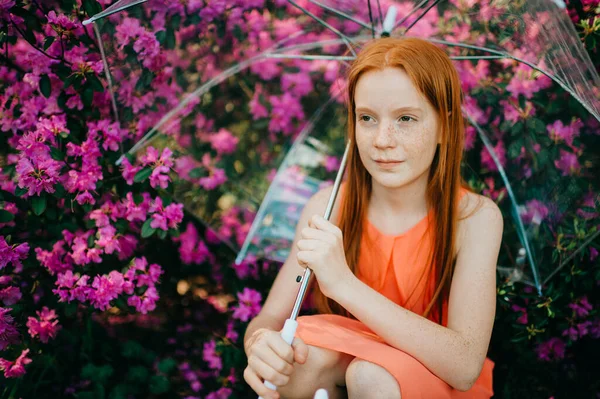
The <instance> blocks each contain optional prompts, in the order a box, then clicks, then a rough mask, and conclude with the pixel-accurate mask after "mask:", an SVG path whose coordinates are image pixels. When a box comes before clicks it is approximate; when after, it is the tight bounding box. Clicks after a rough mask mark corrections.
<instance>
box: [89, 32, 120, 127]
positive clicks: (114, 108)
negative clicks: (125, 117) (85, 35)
mask: <svg viewBox="0 0 600 399" xmlns="http://www.w3.org/2000/svg"><path fill="white" fill-rule="evenodd" d="M94 33H95V34H96V40H98V48H99V49H100V57H102V65H103V66H104V76H106V81H107V82H108V92H109V93H110V102H111V105H112V111H113V113H114V114H115V121H117V122H118V121H119V111H117V100H116V99H115V90H114V86H113V81H112V76H111V74H110V69H109V68H108V61H107V59H106V54H105V52H104V42H103V41H102V35H100V30H99V29H98V24H97V23H94Z"/></svg>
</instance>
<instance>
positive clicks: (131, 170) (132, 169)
mask: <svg viewBox="0 0 600 399" xmlns="http://www.w3.org/2000/svg"><path fill="white" fill-rule="evenodd" d="M140 170H142V167H141V166H133V165H131V163H130V162H129V159H127V157H124V158H123V162H122V163H121V174H122V175H123V179H125V182H126V183H127V184H129V185H130V186H131V185H132V184H133V178H134V177H135V175H136V173H137V172H139V171H140Z"/></svg>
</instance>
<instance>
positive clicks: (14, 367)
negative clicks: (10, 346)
mask: <svg viewBox="0 0 600 399" xmlns="http://www.w3.org/2000/svg"><path fill="white" fill-rule="evenodd" d="M28 354H29V349H25V350H24V351H22V352H21V355H20V356H19V357H18V358H17V360H15V361H14V362H11V361H9V360H6V359H3V358H1V357H0V370H3V371H4V377H5V378H18V377H22V376H23V375H25V366H26V365H27V364H29V363H31V359H30V358H28V357H27V355H28Z"/></svg>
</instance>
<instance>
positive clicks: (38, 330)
mask: <svg viewBox="0 0 600 399" xmlns="http://www.w3.org/2000/svg"><path fill="white" fill-rule="evenodd" d="M36 313H37V315H38V319H36V318H35V317H31V316H30V317H29V318H28V320H27V327H28V328H29V330H28V331H29V335H31V337H32V338H35V337H38V336H39V338H40V341H42V342H43V343H47V342H48V340H49V339H50V338H52V339H54V338H56V334H57V333H58V331H60V329H61V326H59V325H58V315H57V314H56V312H55V311H54V309H53V310H50V309H48V308H47V307H46V306H44V307H43V308H42V310H38V311H37V312H36Z"/></svg>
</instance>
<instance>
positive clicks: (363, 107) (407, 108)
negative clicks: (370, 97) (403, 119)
mask: <svg viewBox="0 0 600 399" xmlns="http://www.w3.org/2000/svg"><path fill="white" fill-rule="evenodd" d="M399 111H412V112H421V111H422V110H421V108H419V107H400V108H396V109H394V110H393V111H392V112H393V113H396V112H399ZM354 112H357V113H358V112H373V111H372V110H371V109H370V108H369V107H365V106H360V107H356V109H355V110H354Z"/></svg>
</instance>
